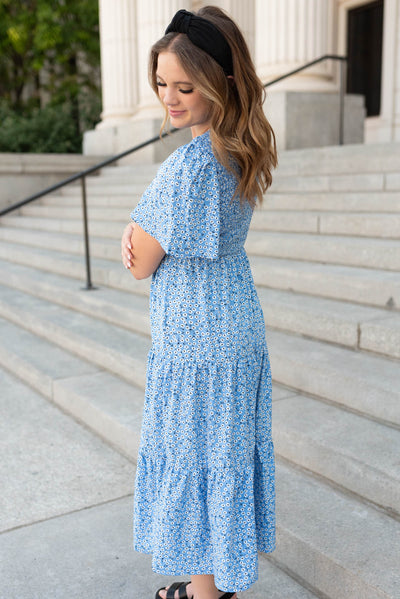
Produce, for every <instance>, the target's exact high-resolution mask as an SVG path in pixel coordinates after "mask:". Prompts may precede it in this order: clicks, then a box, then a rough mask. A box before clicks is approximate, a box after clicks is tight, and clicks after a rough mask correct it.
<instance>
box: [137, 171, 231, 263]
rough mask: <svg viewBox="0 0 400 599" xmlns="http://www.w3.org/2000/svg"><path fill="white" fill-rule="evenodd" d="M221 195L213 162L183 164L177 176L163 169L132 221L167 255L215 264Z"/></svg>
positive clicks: (142, 200) (143, 198) (149, 188)
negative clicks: (154, 240)
mask: <svg viewBox="0 0 400 599" xmlns="http://www.w3.org/2000/svg"><path fill="white" fill-rule="evenodd" d="M171 175H173V176H171ZM219 193H220V189H219V181H218V165H217V163H216V161H215V160H213V159H211V160H209V161H207V162H205V161H194V162H190V161H188V163H185V162H183V164H182V165H181V167H180V168H179V169H177V170H176V171H175V173H173V174H172V173H170V172H168V171H167V170H165V169H162V168H161V169H160V171H159V173H158V175H157V177H156V179H154V181H153V182H152V183H151V185H150V186H149V187H148V188H147V189H146V191H145V193H144V194H143V196H142V198H141V200H140V202H139V204H138V205H137V207H136V208H135V210H134V211H133V212H132V213H131V218H132V220H134V221H135V222H136V223H138V225H140V226H141V227H142V229H144V230H145V231H146V232H147V233H149V234H150V235H151V236H152V237H154V238H155V239H157V241H158V242H159V243H160V245H161V246H162V248H163V250H164V251H165V252H166V253H167V254H170V255H172V256H176V257H179V258H208V259H211V260H213V259H216V258H218V254H219V232H220V219H219Z"/></svg>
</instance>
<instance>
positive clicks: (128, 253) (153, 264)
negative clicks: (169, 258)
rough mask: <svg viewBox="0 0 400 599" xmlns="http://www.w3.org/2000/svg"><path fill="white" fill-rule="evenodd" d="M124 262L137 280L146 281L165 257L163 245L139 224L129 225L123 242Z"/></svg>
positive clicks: (124, 233)
mask: <svg viewBox="0 0 400 599" xmlns="http://www.w3.org/2000/svg"><path fill="white" fill-rule="evenodd" d="M121 255H122V262H123V265H124V266H125V268H127V269H129V270H130V271H131V273H132V274H133V276H134V277H135V279H146V278H147V277H149V276H150V275H152V274H153V272H154V271H155V270H157V268H158V265H159V264H160V262H161V260H162V259H163V258H164V256H165V252H164V250H163V249H162V247H161V245H160V244H159V243H158V241H157V240H156V239H154V237H152V236H151V235H149V234H148V233H146V231H144V230H143V229H142V228H141V227H140V226H139V225H138V224H137V223H134V222H132V223H129V225H127V226H126V227H125V229H124V232H123V234H122V240H121Z"/></svg>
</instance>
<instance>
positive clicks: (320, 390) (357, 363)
mask: <svg viewBox="0 0 400 599" xmlns="http://www.w3.org/2000/svg"><path fill="white" fill-rule="evenodd" d="M0 316H1V317H3V318H7V319H9V320H10V321H12V322H14V323H17V324H19V323H23V326H24V327H25V328H27V329H29V330H30V331H31V332H33V333H35V334H38V335H39V336H41V337H44V338H46V339H48V340H51V341H52V342H54V343H57V344H59V345H60V347H62V348H64V349H67V350H69V351H71V352H74V353H76V354H77V355H78V356H82V357H85V356H88V355H90V357H91V360H92V361H93V363H94V364H95V365H96V366H98V367H101V368H104V369H108V370H110V371H112V372H114V373H116V374H118V376H121V377H123V378H125V379H126V380H127V381H129V382H133V383H134V384H136V385H138V386H142V387H143V386H144V372H145V359H146V355H147V351H148V349H149V347H150V339H149V337H148V336H144V335H139V334H138V333H134V332H131V331H127V330H126V329H123V328H122V327H118V326H115V325H111V324H109V323H107V322H103V321H101V320H98V319H95V318H93V317H91V316H87V315H84V314H79V313H77V312H74V311H71V310H68V309H66V308H64V307H62V306H57V305H55V304H51V303H50V302H47V301H44V300H41V299H39V298H36V297H32V296H27V295H25V294H22V293H19V292H16V291H15V290H13V289H10V288H7V287H4V286H2V287H1V301H0ZM267 337H268V340H269V345H270V352H271V363H272V372H273V377H274V380H275V381H276V382H277V383H279V384H282V385H285V386H287V387H291V388H293V389H295V390H296V391H299V392H302V393H306V394H310V395H314V396H317V397H321V398H323V399H327V400H329V401H333V402H335V403H336V404H338V405H341V406H344V407H345V408H346V409H350V410H354V411H357V412H359V413H361V414H366V415H368V416H369V417H371V418H374V419H376V420H379V421H382V422H385V423H393V424H396V425H400V369H399V367H398V363H396V362H392V361H390V360H387V359H384V358H382V357H378V356H372V355H367V354H360V353H358V352H354V351H351V350H349V349H345V348H341V347H336V346H333V345H327V344H325V343H322V342H319V341H315V340H308V339H303V338H300V337H296V336H293V335H290V334H287V333H283V332H278V331H272V330H269V331H268V334H267Z"/></svg>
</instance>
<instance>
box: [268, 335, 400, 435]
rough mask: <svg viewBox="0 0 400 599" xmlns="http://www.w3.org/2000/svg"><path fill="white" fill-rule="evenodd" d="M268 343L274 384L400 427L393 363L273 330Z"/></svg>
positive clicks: (399, 388)
mask: <svg viewBox="0 0 400 599" xmlns="http://www.w3.org/2000/svg"><path fill="white" fill-rule="evenodd" d="M267 341H268V345H269V348H270V355H271V366H272V376H273V378H274V380H275V381H276V382H278V383H279V384H281V385H285V386H286V387H290V388H292V389H294V390H296V391H298V392H300V393H305V394H307V395H312V396H314V397H319V398H322V399H324V400H328V401H329V402H333V403H334V404H335V405H337V406H341V407H344V408H345V409H347V410H350V411H354V412H356V413H358V414H361V415H365V416H368V417H369V418H372V419H374V420H377V421H379V422H383V423H384V424H389V425H395V426H400V368H399V365H398V363H397V362H396V361H391V360H388V359H385V358H383V357H379V356H374V355H368V354H364V353H360V352H355V351H352V350H350V349H346V348H342V347H336V346H334V345H327V344H326V343H323V342H321V341H316V340H310V339H304V338H301V337H296V336H294V335H289V334H287V333H283V332H278V331H272V330H268V331H267Z"/></svg>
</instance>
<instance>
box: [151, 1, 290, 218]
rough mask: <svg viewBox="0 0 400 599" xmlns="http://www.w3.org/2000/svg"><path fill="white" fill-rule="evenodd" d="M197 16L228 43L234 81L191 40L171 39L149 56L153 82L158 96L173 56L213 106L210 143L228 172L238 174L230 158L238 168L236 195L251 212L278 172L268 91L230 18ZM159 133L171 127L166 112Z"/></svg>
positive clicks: (204, 11) (211, 13) (210, 11)
mask: <svg viewBox="0 0 400 599" xmlns="http://www.w3.org/2000/svg"><path fill="white" fill-rule="evenodd" d="M194 14H197V16H199V17H202V18H204V19H207V20H208V21H210V22H211V23H213V24H214V25H215V26H216V27H217V28H218V29H219V30H220V31H221V33H222V34H223V35H224V37H225V39H226V40H227V41H228V43H229V45H230V48H231V51H232V59H233V80H232V78H230V79H229V78H228V77H227V76H226V75H225V73H224V71H223V69H222V67H221V66H220V65H219V64H218V63H217V62H216V61H215V60H214V59H213V58H211V56H209V55H208V54H207V53H206V52H204V51H203V50H201V49H200V48H198V47H197V46H195V45H194V44H193V43H192V42H191V41H190V40H189V38H188V36H187V35H185V34H181V33H168V34H167V35H165V36H164V37H163V38H161V39H160V40H159V41H158V42H156V43H155V44H154V45H153V47H152V49H151V53H150V61H149V80H150V84H151V86H152V88H153V90H154V91H155V93H156V94H157V96H158V86H157V75H156V72H157V63H158V55H159V54H160V53H161V52H167V51H168V52H173V53H174V54H176V56H177V57H178V60H179V61H180V64H181V66H182V68H183V70H184V71H185V72H186V74H187V75H188V76H189V78H190V80H191V82H192V83H193V85H194V87H196V88H197V90H198V91H199V92H200V93H201V94H202V95H203V96H204V97H205V98H206V99H207V100H209V102H210V121H211V127H210V138H211V143H212V147H213V152H214V154H215V156H216V158H217V160H219V162H221V163H222V164H223V165H224V166H225V167H226V168H227V169H228V170H230V171H232V172H234V173H235V175H236V176H237V169H235V167H234V166H233V165H232V158H233V159H234V162H235V163H236V164H237V165H238V166H239V168H240V176H239V178H238V186H237V191H236V193H237V194H239V196H240V198H241V199H246V200H247V201H248V202H250V204H251V205H252V206H254V205H255V204H256V199H258V201H259V203H260V204H261V203H262V200H263V194H264V193H265V192H266V190H267V189H268V187H269V186H270V185H271V183H272V173H271V171H272V169H273V168H275V167H276V166H277V163H278V160H277V151H276V141H275V135H274V132H273V130H272V127H271V125H270V124H269V122H268V120H267V118H266V116H265V114H264V110H263V102H264V99H265V90H264V87H263V85H262V83H261V81H260V79H259V78H258V76H257V74H256V72H255V68H254V64H253V61H252V59H251V56H250V52H249V49H248V47H247V44H246V42H245V40H244V37H243V35H242V33H241V32H240V30H239V28H238V27H237V25H236V24H235V23H234V21H232V19H231V18H230V17H228V15H227V14H226V13H225V12H224V11H223V10H221V9H220V8H217V7H215V6H205V7H203V8H201V9H200V10H199V11H198V12H197V13H194ZM164 108H165V113H166V114H165V118H164V122H163V123H162V126H161V131H162V130H163V129H164V128H165V126H166V124H167V122H168V118H169V115H168V110H167V108H166V107H165V106H164Z"/></svg>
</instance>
